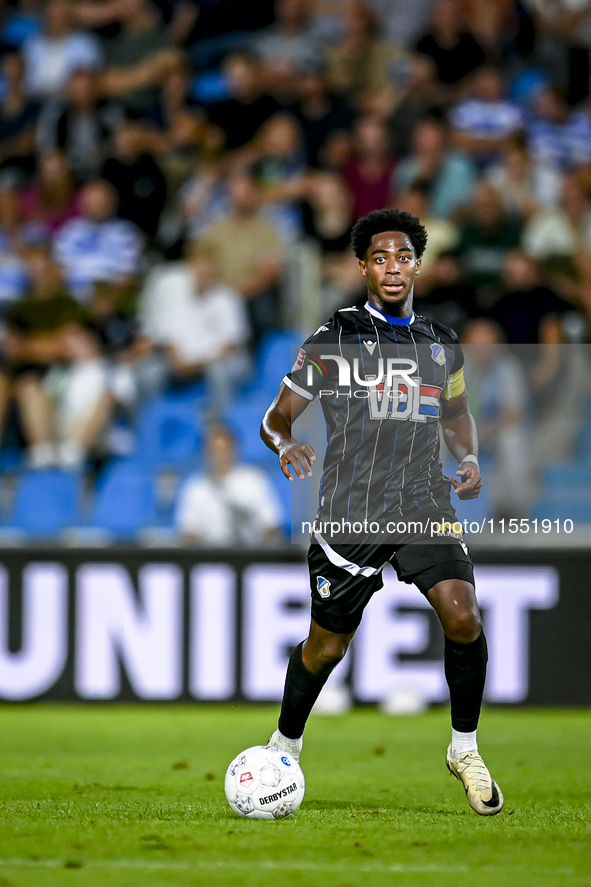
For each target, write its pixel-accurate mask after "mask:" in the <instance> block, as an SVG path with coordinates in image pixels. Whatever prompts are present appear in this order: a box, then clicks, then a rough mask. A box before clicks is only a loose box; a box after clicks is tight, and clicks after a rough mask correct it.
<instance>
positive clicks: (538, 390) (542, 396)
mask: <svg viewBox="0 0 591 887" xmlns="http://www.w3.org/2000/svg"><path fill="white" fill-rule="evenodd" d="M538 338H539V342H540V347H538V348H536V349H527V351H528V353H527V355H526V358H529V359H528V364H529V366H528V375H529V381H530V387H531V391H532V401H533V408H534V417H535V430H536V433H535V438H534V441H533V447H532V463H533V464H534V465H535V466H536V467H538V468H542V467H544V466H545V465H548V464H549V463H551V462H566V461H567V460H569V459H572V458H573V456H574V448H575V447H574V445H575V440H576V437H577V434H578V433H579V431H580V430H581V427H582V425H583V421H584V417H585V402H586V401H587V402H588V400H589V396H590V395H591V383H590V380H591V364H590V360H589V348H588V346H586V345H580V344H574V343H572V342H568V341H567V338H566V336H565V325H564V323H563V319H562V318H561V317H560V316H558V315H557V314H551V315H548V316H547V317H545V318H544V319H543V320H542V322H541V324H540V327H539V331H538Z"/></svg>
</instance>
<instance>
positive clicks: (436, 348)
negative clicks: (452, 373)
mask: <svg viewBox="0 0 591 887" xmlns="http://www.w3.org/2000/svg"><path fill="white" fill-rule="evenodd" d="M430 348H431V357H432V358H433V360H434V361H435V363H438V364H439V366H443V365H444V364H445V348H444V347H443V345H440V344H439V343H438V342H433V343H432V344H431V345H430Z"/></svg>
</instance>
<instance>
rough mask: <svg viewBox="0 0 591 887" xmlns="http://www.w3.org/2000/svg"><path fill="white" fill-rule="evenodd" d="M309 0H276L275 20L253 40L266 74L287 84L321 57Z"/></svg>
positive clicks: (317, 62)
mask: <svg viewBox="0 0 591 887" xmlns="http://www.w3.org/2000/svg"><path fill="white" fill-rule="evenodd" d="M310 13H311V5H310V3H309V2H308V0H276V3H275V23H274V24H273V25H271V26H270V27H269V28H267V29H266V30H265V31H263V32H262V33H261V34H260V35H259V36H258V37H257V38H256V39H255V42H254V50H255V52H256V54H257V55H258V57H259V58H260V59H261V60H262V62H263V65H264V67H265V68H266V69H267V71H268V72H269V74H270V75H271V76H273V77H276V78H281V79H283V80H284V81H285V82H286V84H290V81H291V79H292V78H294V77H296V78H297V77H298V76H299V73H300V71H302V70H304V69H305V68H306V67H307V66H308V65H310V64H312V65H318V64H319V63H321V62H322V61H323V59H324V46H323V43H322V41H321V40H319V38H318V35H317V34H316V33H315V32H314V28H313V21H312V18H311V14H310Z"/></svg>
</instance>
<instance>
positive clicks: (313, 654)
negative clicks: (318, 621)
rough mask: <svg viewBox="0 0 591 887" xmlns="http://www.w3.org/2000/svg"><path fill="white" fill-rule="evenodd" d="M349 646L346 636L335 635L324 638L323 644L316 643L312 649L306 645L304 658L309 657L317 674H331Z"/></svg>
mask: <svg viewBox="0 0 591 887" xmlns="http://www.w3.org/2000/svg"><path fill="white" fill-rule="evenodd" d="M348 647H349V641H348V639H346V638H343V637H340V636H335V637H332V638H324V639H323V642H322V643H321V644H316V645H314V647H313V648H312V649H310V648H309V647H308V646H306V649H305V653H304V660H306V659H308V661H309V662H310V665H311V666H312V669H311V670H312V671H314V673H315V674H327V673H328V674H330V672H331V671H332V670H333V668H335V667H336V666H337V665H338V664H339V662H340V661H341V659H342V658H343V657H344V655H345V653H346V652H347V649H348Z"/></svg>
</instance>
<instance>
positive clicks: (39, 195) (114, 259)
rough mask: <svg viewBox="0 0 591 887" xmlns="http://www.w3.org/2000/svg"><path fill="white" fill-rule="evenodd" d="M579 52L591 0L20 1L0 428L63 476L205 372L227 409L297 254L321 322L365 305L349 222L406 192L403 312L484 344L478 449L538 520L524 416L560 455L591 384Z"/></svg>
mask: <svg viewBox="0 0 591 887" xmlns="http://www.w3.org/2000/svg"><path fill="white" fill-rule="evenodd" d="M590 45H591V0H554V2H546V0H495V2H491V0H412V2H409V0H258V2H257V3H255V4H248V3H244V2H240V0H45V2H38V0H14V2H9V0H4V2H1V3H0V51H1V53H2V57H1V60H0V313H1V318H2V326H3V335H2V343H1V351H0V357H1V366H0V427H1V428H2V429H3V431H2V433H3V434H4V435H5V436H6V435H8V436H10V435H12V439H18V440H20V441H21V443H22V446H23V447H24V448H25V453H26V460H27V463H28V465H29V466H31V467H33V468H44V467H47V466H50V465H56V464H57V465H60V466H62V467H66V468H75V467H78V466H80V465H84V464H87V460H88V457H89V455H92V456H93V457H97V458H98V457H100V458H103V459H104V458H108V456H109V455H110V454H111V453H113V452H116V451H117V444H116V442H114V435H113V434H112V433H110V432H111V431H112V426H113V422H114V419H115V417H117V416H120V415H121V414H126V415H131V416H133V414H134V411H137V410H138V409H139V408H140V407H141V404H142V403H144V402H145V401H146V399H149V398H151V397H154V396H157V395H159V394H162V393H163V392H168V391H175V390H179V389H182V388H183V387H186V386H190V385H191V384H193V383H194V382H196V381H199V380H202V381H203V382H204V384H205V385H206V386H207V390H208V392H209V398H208V405H207V418H208V419H209V420H210V421H211V422H219V421H220V419H223V417H224V411H225V410H226V409H227V407H228V404H229V403H230V402H231V399H232V397H234V396H235V393H236V391H237V390H238V389H239V387H240V385H242V384H244V383H245V381H247V380H248V379H249V374H250V377H251V378H252V373H253V364H254V362H255V361H256V355H257V353H258V349H259V348H260V347H261V343H263V342H264V341H265V337H268V335H269V334H270V333H271V332H272V331H274V330H277V329H281V327H282V326H284V325H285V323H286V320H285V318H286V316H287V314H288V312H287V311H286V304H285V298H286V297H285V293H286V287H285V277H286V274H287V273H289V260H290V256H291V255H292V254H293V252H294V251H295V250H297V249H298V248H299V246H300V245H301V244H302V243H307V244H312V245H313V246H314V255H315V256H316V257H317V261H318V266H319V274H320V296H319V297H320V299H321V302H322V306H321V311H320V313H321V314H322V315H323V316H325V315H328V314H329V313H330V312H332V311H333V310H335V309H337V308H339V307H341V306H343V305H346V304H353V303H354V302H356V301H358V300H361V299H363V298H364V281H363V279H362V278H361V277H360V275H359V271H358V267H357V262H356V260H355V258H354V256H353V254H352V252H351V249H350V242H349V241H350V231H351V227H352V225H353V224H354V222H355V220H356V219H357V218H359V217H361V216H363V215H365V214H366V213H368V212H370V211H371V210H374V209H380V208H383V207H386V206H397V207H400V208H402V209H405V210H408V211H410V212H412V213H413V214H415V215H418V216H419V217H420V218H421V220H422V221H423V222H424V224H425V225H426V227H427V230H428V234H429V244H428V247H427V252H426V254H425V259H424V263H423V269H422V273H421V275H420V277H419V278H418V283H417V289H416V301H415V309H416V311H417V313H419V314H422V315H424V316H427V317H428V318H430V319H432V320H436V321H440V322H442V323H445V324H448V325H449V326H452V327H453V328H454V329H456V330H457V331H458V333H459V334H460V336H461V338H462V339H463V341H464V342H465V343H466V345H467V346H468V351H469V346H473V345H476V346H479V349H476V350H475V351H473V352H471V353H473V358H472V362H473V371H474V378H475V379H478V380H479V381H478V383H477V385H476V395H475V398H476V399H475V404H474V411H475V413H476V414H477V418H479V420H481V421H482V429H483V445H484V448H485V450H486V449H487V448H489V449H490V451H491V452H492V453H497V455H498V452H499V451H501V452H503V453H504V454H505V455H504V457H503V465H504V466H505V465H509V466H511V467H512V469H513V473H511V472H509V474H507V472H506V471H505V470H504V469H503V471H501V472H500V480H499V483H501V484H502V486H501V487H498V486H497V490H499V489H503V490H504V492H503V494H502V498H501V499H500V500H499V501H500V502H502V503H503V508H504V509H505V510H508V512H509V513H516V514H522V513H524V512H526V511H527V502H528V501H530V500H531V491H530V490H529V487H530V485H531V483H533V482H534V481H533V479H532V478H528V471H527V465H526V467H525V468H523V464H522V463H523V461H524V459H523V456H524V453H526V452H527V453H528V455H531V453H532V452H533V450H532V449H531V447H529V445H528V442H527V424H528V416H529V415H531V413H532V411H533V413H534V414H535V415H536V418H537V422H538V426H537V427H538V430H539V429H542V432H541V433H539V434H538V435H537V438H536V448H537V449H536V453H535V454H534V460H533V461H534V462H535V460H538V463H539V462H540V461H543V460H544V459H561V458H568V457H569V456H570V455H571V454H572V453H571V448H572V442H573V440H574V438H575V436H576V433H577V415H579V414H580V413H581V409H582V407H581V405H582V403H583V402H584V400H585V399H586V397H588V395H589V391H588V390H587V389H588V386H589V383H588V381H587V380H588V378H589V373H588V372H586V368H585V366H581V365H580V361H579V358H574V357H572V358H571V357H570V356H568V355H570V354H571V353H573V352H571V351H567V350H562V351H560V350H559V349H560V346H561V345H562V344H564V343H578V342H587V341H588V339H589V328H590V323H591V96H590V91H589V81H590V76H589V75H590V57H589V48H590ZM299 332H301V330H300V331H299ZM308 332H311V330H309V331H308ZM502 343H507V344H508V345H509V346H517V345H527V346H530V349H529V350H528V351H527V355H526V357H525V359H521V360H520V359H519V354H518V353H517V356H516V353H514V352H508V351H507V349H504V350H503V349H500V350H499V348H498V346H499V345H501V344H502ZM540 344H547V345H548V346H554V350H552V349H550V350H548V349H545V350H542V351H540V350H536V346H539V345H540ZM495 349H496V350H495ZM557 349H558V350H557ZM521 357H522V358H523V353H522V355H521ZM468 359H469V360H470V356H469V357H468ZM565 365H567V366H566V370H565ZM565 372H566V373H567V375H568V378H569V379H572V380H573V385H572V386H569V392H570V394H569V396H568V397H566V396H561V393H560V389H561V385H560V379H564V378H565ZM499 379H501V380H505V381H503V382H502V384H501V387H499V384H500V383H499V382H498V380H499ZM491 380H496V382H495V383H494V384H493V381H491ZM575 383H576V384H575ZM586 386H587V387H586ZM575 389H576V391H575ZM499 390H502V391H503V392H504V395H503V397H499V396H498V391H499ZM573 391H575V394H573V393H572V392H573ZM495 392H496V394H495ZM495 396H496V399H497V401H498V402H495ZM557 417H558V418H557ZM493 420H494V421H493ZM487 423H488V424H487ZM557 423H558V424H559V425H560V427H561V430H562V433H561V434H558V435H557V434H556V426H557ZM11 429H12V430H11ZM487 434H488V436H487ZM222 437H223V434H222ZM524 447H525V449H524ZM528 447H529V449H528ZM527 461H528V462H529V461H531V460H527ZM524 478H525V480H524ZM520 479H521V482H520ZM501 510H502V509H501ZM265 532H267V530H265Z"/></svg>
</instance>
